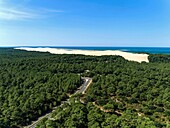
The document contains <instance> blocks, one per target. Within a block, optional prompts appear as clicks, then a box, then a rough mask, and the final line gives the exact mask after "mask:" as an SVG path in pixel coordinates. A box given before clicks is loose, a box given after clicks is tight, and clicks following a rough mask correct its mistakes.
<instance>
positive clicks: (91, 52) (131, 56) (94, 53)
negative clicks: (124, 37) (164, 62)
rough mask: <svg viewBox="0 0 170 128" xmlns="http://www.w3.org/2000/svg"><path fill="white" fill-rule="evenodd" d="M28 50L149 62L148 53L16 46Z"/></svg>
mask: <svg viewBox="0 0 170 128" xmlns="http://www.w3.org/2000/svg"><path fill="white" fill-rule="evenodd" d="M16 49H20V50H26V51H38V52H50V53H52V54H82V55H92V56H103V55H119V56H122V57H124V58H125V59H127V60H129V61H136V62H139V63H141V62H149V60H148V56H149V55H147V54H137V53H129V52H122V51H117V50H106V51H97V50H67V49H59V48H16Z"/></svg>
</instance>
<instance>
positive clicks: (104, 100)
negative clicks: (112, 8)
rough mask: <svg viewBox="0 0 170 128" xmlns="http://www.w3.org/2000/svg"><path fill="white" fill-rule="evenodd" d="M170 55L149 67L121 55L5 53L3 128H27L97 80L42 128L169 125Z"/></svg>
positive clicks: (0, 98) (1, 60) (0, 94)
mask: <svg viewBox="0 0 170 128" xmlns="http://www.w3.org/2000/svg"><path fill="white" fill-rule="evenodd" d="M169 58H170V56H169V55H150V56H149V60H150V63H144V62H143V63H137V62H130V61H127V60H125V59H123V58H122V57H120V56H101V57H94V56H84V55H52V54H50V53H39V52H26V51H20V50H14V49H9V48H8V49H0V127H7V128H8V127H9V128H10V127H22V126H25V125H28V124H30V123H31V121H32V120H36V119H37V118H38V117H39V116H41V115H43V114H45V113H46V112H48V111H50V110H51V109H52V108H53V107H54V106H57V105H59V104H60V103H61V101H63V100H65V99H67V98H68V94H69V93H73V92H74V91H75V90H76V89H77V87H78V86H80V85H81V83H82V81H81V78H80V77H81V76H87V77H91V78H93V83H92V84H91V85H90V87H89V88H88V90H87V92H86V94H84V95H81V94H80V95H76V96H73V97H71V99H70V104H65V105H63V106H60V107H59V108H58V109H57V110H56V111H55V112H54V113H53V114H52V117H51V118H49V119H43V120H42V121H41V122H40V123H39V124H38V125H37V128H45V127H48V128H65V127H71V128H72V127H73V128H80V127H82V128H87V127H89V128H100V127H104V128H105V127H106V128H114V127H116V128H117V127H118V128H119V127H123V128H126V127H127V128H129V127H131V128H134V127H137V128H143V127H146V128H156V127H160V128H161V127H169V124H170V78H169V76H170V61H169V60H170V59H169Z"/></svg>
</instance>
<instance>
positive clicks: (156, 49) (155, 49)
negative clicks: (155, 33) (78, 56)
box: [28, 46, 170, 54]
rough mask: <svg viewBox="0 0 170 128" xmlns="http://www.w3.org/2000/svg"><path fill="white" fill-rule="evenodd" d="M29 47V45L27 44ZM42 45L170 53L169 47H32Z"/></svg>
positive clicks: (74, 47)
mask: <svg viewBox="0 0 170 128" xmlns="http://www.w3.org/2000/svg"><path fill="white" fill-rule="evenodd" d="M28 47H30V46H28ZM37 47H41V48H42V47H44V48H47V47H48V48H62V49H70V50H71V49H74V50H100V51H104V50H121V51H125V52H132V53H150V54H170V47H79V46H70V47H69V46H67V47H66V46H56V47H54V46H53V47H52V46H35V47H32V48H37Z"/></svg>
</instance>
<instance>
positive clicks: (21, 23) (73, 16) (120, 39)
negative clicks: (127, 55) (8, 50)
mask: <svg viewBox="0 0 170 128" xmlns="http://www.w3.org/2000/svg"><path fill="white" fill-rule="evenodd" d="M169 15H170V1H169V0H105V1H104V0H51V1H49V0H43V1H42V0H0V46H126V47H127V46H136V47H137V46H143V47H144V46H145V47H147V46H154V47H155V46H162V47H168V46H169V47H170V32H169V30H170V17H169Z"/></svg>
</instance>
